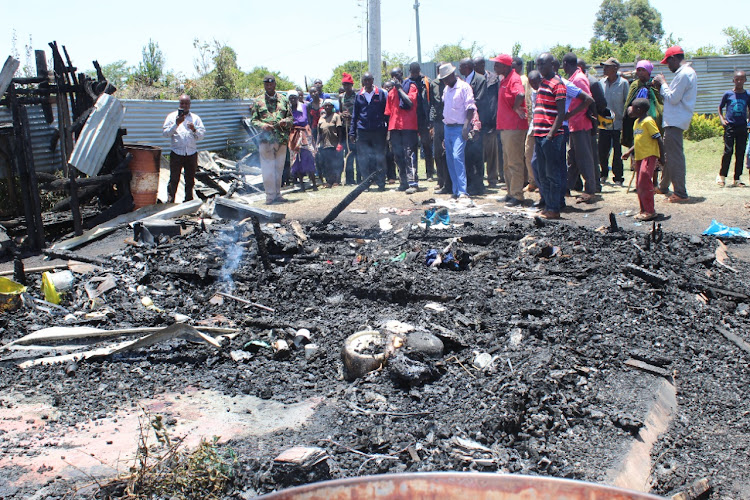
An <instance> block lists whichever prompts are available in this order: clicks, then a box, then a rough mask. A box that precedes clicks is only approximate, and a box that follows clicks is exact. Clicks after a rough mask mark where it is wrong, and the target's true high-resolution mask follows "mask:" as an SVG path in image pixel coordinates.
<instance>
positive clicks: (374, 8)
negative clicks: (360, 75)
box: [367, 0, 383, 87]
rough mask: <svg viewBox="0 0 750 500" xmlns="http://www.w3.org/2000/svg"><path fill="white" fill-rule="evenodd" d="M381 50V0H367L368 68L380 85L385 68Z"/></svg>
mask: <svg viewBox="0 0 750 500" xmlns="http://www.w3.org/2000/svg"><path fill="white" fill-rule="evenodd" d="M382 64H383V63H382V54H381V52H380V0H367V68H368V70H369V71H370V73H372V76H373V77H374V79H375V85H377V86H378V87H379V86H380V85H381V83H382V74H383V69H382V67H381V65H382Z"/></svg>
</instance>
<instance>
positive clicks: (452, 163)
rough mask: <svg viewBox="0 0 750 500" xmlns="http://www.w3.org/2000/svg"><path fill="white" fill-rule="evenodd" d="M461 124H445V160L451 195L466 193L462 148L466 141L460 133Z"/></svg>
mask: <svg viewBox="0 0 750 500" xmlns="http://www.w3.org/2000/svg"><path fill="white" fill-rule="evenodd" d="M462 130H463V125H446V126H445V162H446V163H447V164H448V174H449V175H450V177H451V181H452V182H453V195H454V196H460V195H462V194H466V164H465V154H464V149H465V147H466V141H465V140H464V138H463V136H462V135H461V131H462Z"/></svg>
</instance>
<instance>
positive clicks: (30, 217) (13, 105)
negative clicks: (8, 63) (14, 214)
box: [8, 83, 36, 247]
mask: <svg viewBox="0 0 750 500" xmlns="http://www.w3.org/2000/svg"><path fill="white" fill-rule="evenodd" d="M8 99H9V100H10V109H11V115H12V116H13V140H12V141H11V157H12V160H13V164H14V170H15V171H16V172H18V180H19V182H20V183H21V197H22V199H23V215H24V219H25V220H26V234H27V235H28V237H29V242H30V243H31V246H33V247H34V246H36V231H35V230H34V208H33V202H32V200H31V189H30V188H29V174H28V169H27V168H26V157H25V156H26V155H25V154H24V152H23V134H22V132H21V116H20V115H21V113H20V111H19V109H18V108H19V106H18V98H17V97H16V89H15V85H14V84H12V83H11V85H10V87H9V88H8Z"/></svg>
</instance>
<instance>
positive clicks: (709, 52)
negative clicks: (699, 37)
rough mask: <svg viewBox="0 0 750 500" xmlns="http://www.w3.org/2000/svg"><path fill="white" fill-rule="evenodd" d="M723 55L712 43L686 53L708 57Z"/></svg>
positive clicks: (689, 55) (690, 55)
mask: <svg viewBox="0 0 750 500" xmlns="http://www.w3.org/2000/svg"><path fill="white" fill-rule="evenodd" d="M720 55H723V54H722V51H721V50H720V49H719V48H717V47H716V46H714V45H711V44H709V45H704V46H703V47H698V48H697V49H695V50H694V51H692V52H689V53H688V57H691V58H692V57H709V56H720Z"/></svg>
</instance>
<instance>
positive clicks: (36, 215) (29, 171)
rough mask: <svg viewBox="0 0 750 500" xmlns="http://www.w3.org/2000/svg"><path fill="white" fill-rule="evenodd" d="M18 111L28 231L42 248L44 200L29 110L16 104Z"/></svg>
mask: <svg viewBox="0 0 750 500" xmlns="http://www.w3.org/2000/svg"><path fill="white" fill-rule="evenodd" d="M16 112H17V114H18V115H19V120H18V125H19V126H20V129H19V132H20V136H19V137H18V139H19V143H20V149H21V153H22V154H23V166H24V169H25V172H24V174H23V176H24V177H25V178H26V187H27V189H28V197H26V198H25V201H27V202H28V203H30V210H26V227H27V233H28V234H29V237H30V238H31V242H32V245H33V247H34V248H36V249H40V248H43V247H44V222H43V221H42V202H41V200H40V199H39V186H38V184H37V178H36V169H35V168H34V154H33V151H32V149H31V124H30V122H29V112H28V109H27V108H26V107H25V106H16Z"/></svg>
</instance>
